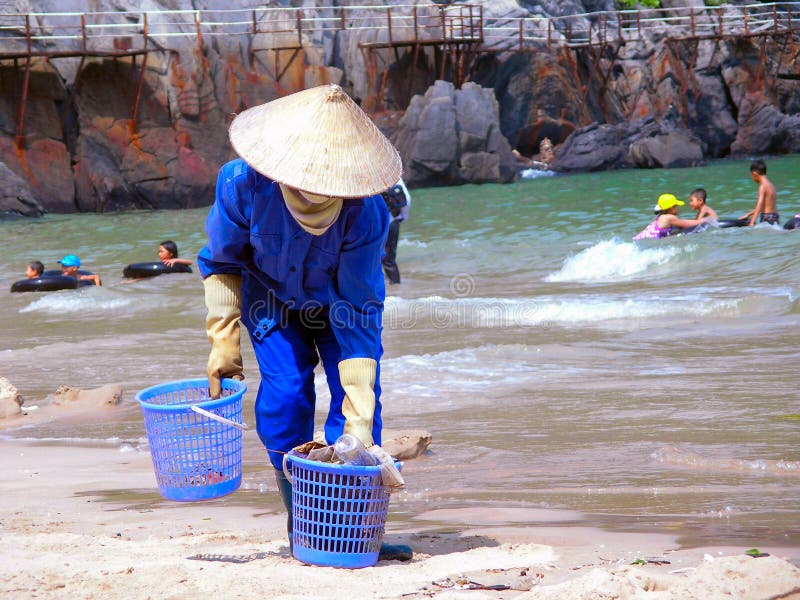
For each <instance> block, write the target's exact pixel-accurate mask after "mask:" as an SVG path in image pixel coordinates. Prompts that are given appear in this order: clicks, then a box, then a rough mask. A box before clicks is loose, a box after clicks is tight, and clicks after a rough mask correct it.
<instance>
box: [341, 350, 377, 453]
mask: <svg viewBox="0 0 800 600" xmlns="http://www.w3.org/2000/svg"><path fill="white" fill-rule="evenodd" d="M377 367H378V363H377V362H376V361H375V360H374V359H372V358H348V359H346V360H343V361H341V362H340V363H339V380H340V381H341V383H342V387H343V388H344V393H345V396H344V401H343V402H342V414H343V415H344V418H345V424H344V432H345V433H352V434H353V435H354V436H356V437H357V438H358V439H360V440H361V441H362V442H363V443H364V446H366V447H367V448H369V447H370V446H372V445H373V444H374V443H375V442H374V441H373V440H372V418H373V416H374V415H375V370H376V369H377Z"/></svg>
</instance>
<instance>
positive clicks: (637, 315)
mask: <svg viewBox="0 0 800 600" xmlns="http://www.w3.org/2000/svg"><path fill="white" fill-rule="evenodd" d="M739 302H740V301H739V300H738V299H727V300H726V299H718V300H708V299H704V300H703V301H702V302H697V303H696V304H693V306H695V308H694V309H693V310H694V311H696V312H695V314H701V315H711V314H725V315H735V314H737V313H738V311H739ZM685 307H686V304H685V302H683V301H674V300H671V301H666V300H665V299H664V298H650V299H647V298H637V299H633V298H629V297H624V298H612V297H608V296H588V297H587V296H581V297H572V298H553V297H546V296H542V297H537V298H456V299H449V298H443V297H441V296H429V297H427V298H419V299H416V300H406V299H403V298H401V297H398V296H391V297H389V298H387V300H386V304H385V309H384V317H383V320H384V325H385V326H386V327H387V328H389V329H409V328H413V327H417V326H420V325H428V326H432V327H434V328H437V329H439V328H441V329H445V328H446V329H451V328H465V329H468V328H481V327H493V328H499V327H533V326H538V325H547V324H560V325H573V324H576V325H580V326H586V325H587V324H589V325H596V326H602V324H603V322H608V321H620V320H626V321H627V320H631V319H652V318H654V317H662V316H666V315H684V314H685V312H686V308H685Z"/></svg>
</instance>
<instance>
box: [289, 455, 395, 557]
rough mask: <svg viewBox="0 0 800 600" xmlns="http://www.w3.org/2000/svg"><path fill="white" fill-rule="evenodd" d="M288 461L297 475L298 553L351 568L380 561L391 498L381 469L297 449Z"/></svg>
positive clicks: (294, 487)
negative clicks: (312, 457) (311, 455)
mask: <svg viewBox="0 0 800 600" xmlns="http://www.w3.org/2000/svg"><path fill="white" fill-rule="evenodd" d="M395 464H396V465H397V466H398V468H400V466H401V464H400V463H395ZM286 465H287V469H288V470H290V473H291V479H292V548H293V550H292V553H293V554H294V557H295V558H296V559H297V560H299V561H302V562H305V563H309V564H312V565H321V566H327V567H344V568H350V569H358V568H361V567H370V566H372V565H374V564H375V563H376V562H378V554H379V552H380V548H381V542H382V540H383V532H384V528H385V525H386V515H387V513H388V510H389V498H390V494H389V491H388V490H387V488H386V487H385V486H384V485H383V482H382V480H381V468H380V467H356V466H352V465H340V464H334V463H321V462H317V461H312V460H308V459H306V458H302V457H300V456H298V455H297V454H295V453H294V451H292V452H290V453H289V454H288V456H287V461H286Z"/></svg>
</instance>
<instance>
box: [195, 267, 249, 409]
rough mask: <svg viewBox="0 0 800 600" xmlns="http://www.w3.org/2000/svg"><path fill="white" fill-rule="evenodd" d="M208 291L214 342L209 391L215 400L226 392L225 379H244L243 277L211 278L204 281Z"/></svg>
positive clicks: (210, 335)
mask: <svg viewBox="0 0 800 600" xmlns="http://www.w3.org/2000/svg"><path fill="white" fill-rule="evenodd" d="M203 287H204V288H205V292H206V308H207V309H208V314H207V316H206V334H208V341H209V342H211V353H210V354H209V355H208V368H207V369H206V371H207V373H208V389H209V395H210V396H211V398H219V396H220V394H221V393H222V385H221V382H222V378H223V377H232V378H234V379H243V376H242V354H241V351H240V347H239V318H240V317H241V315H242V278H241V276H240V275H209V276H208V277H206V278H205V279H204V280H203Z"/></svg>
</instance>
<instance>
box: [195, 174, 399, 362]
mask: <svg viewBox="0 0 800 600" xmlns="http://www.w3.org/2000/svg"><path fill="white" fill-rule="evenodd" d="M388 227H389V211H388V210H387V208H386V204H385V203H384V201H383V198H382V197H381V196H380V195H376V196H370V197H367V198H359V199H353V200H350V199H346V200H344V201H343V205H342V210H341V212H340V213H339V217H338V218H337V219H336V221H335V222H334V224H333V225H331V227H330V228H329V229H328V230H327V231H326V232H325V233H323V234H322V235H319V236H315V235H311V234H310V233H308V232H307V231H305V230H304V229H303V228H302V227H300V225H299V224H298V223H297V221H295V219H294V217H292V215H291V213H290V212H289V210H288V208H286V203H285V202H284V200H283V194H282V193H281V190H280V187H279V186H278V184H277V183H276V182H274V181H272V180H271V179H269V178H267V177H265V176H263V175H261V174H260V173H259V172H258V171H256V170H255V169H253V168H252V167H251V166H250V165H248V164H247V163H246V162H244V161H243V160H242V159H236V160H233V161H231V162H229V163H227V164H225V165H223V167H222V168H221V169H220V172H219V177H218V179H217V191H216V200H215V202H214V204H213V206H212V207H211V210H210V211H209V214H208V218H207V219H206V233H207V234H208V244H207V245H206V246H205V247H204V248H203V249H202V250H201V251H200V253H199V254H198V256H197V264H198V266H199V268H200V273H201V275H202V276H203V278H206V277H208V276H209V275H212V274H225V273H227V274H237V275H241V276H242V322H243V323H244V324H245V326H246V327H247V328H248V329H249V330H250V332H251V334H252V335H253V336H254V337H255V338H256V339H257V340H261V339H262V338H263V337H266V336H267V335H269V332H270V331H271V330H272V329H273V328H274V327H276V326H279V325H280V324H281V322H282V320H283V319H284V318H285V314H286V313H285V311H287V310H302V311H304V315H307V319H308V324H307V326H308V327H311V328H313V327H314V321H315V319H327V320H329V322H330V325H331V327H332V329H333V331H334V335H335V336H336V339H337V340H338V342H339V346H340V347H341V360H345V359H348V358H374V359H378V358H379V357H380V353H381V345H380V344H381V330H382V321H383V302H384V299H385V297H386V289H385V285H384V280H383V271H382V268H381V258H382V253H383V247H384V244H385V242H386V236H387V233H388Z"/></svg>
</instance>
